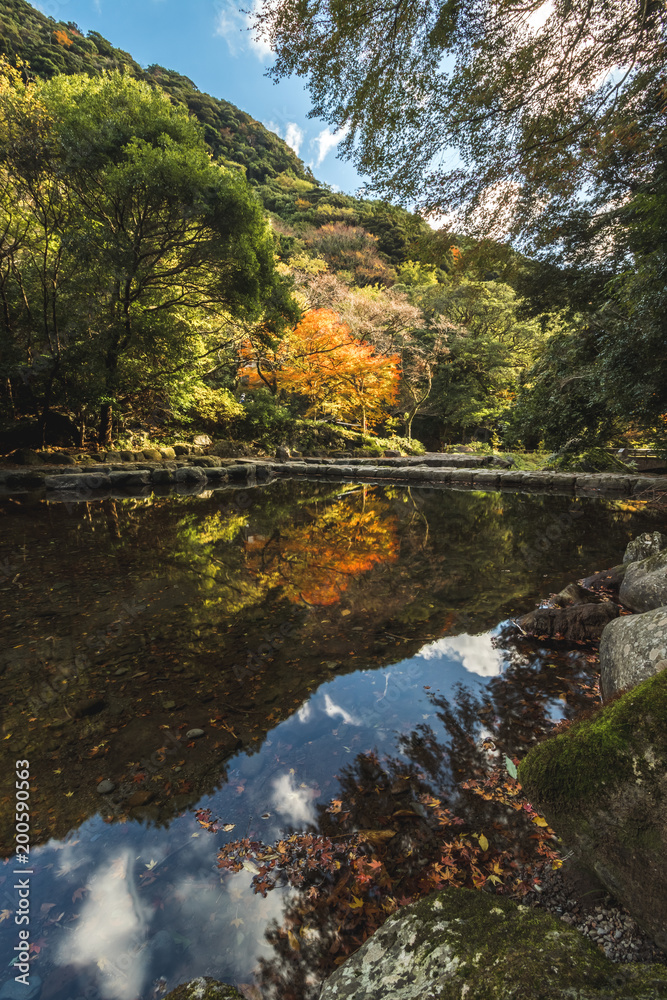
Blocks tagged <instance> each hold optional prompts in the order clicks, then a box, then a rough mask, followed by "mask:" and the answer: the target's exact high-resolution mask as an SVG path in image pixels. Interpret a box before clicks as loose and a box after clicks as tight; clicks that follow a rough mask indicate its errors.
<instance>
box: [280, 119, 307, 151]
mask: <svg viewBox="0 0 667 1000" xmlns="http://www.w3.org/2000/svg"><path fill="white" fill-rule="evenodd" d="M284 139H285V142H286V143H287V145H288V146H291V147H292V149H293V150H294V152H295V153H296V155H297V156H298V155H299V150H300V149H301V143H302V142H303V129H302V128H299V126H298V125H297V123H296V122H288V123H287V128H286V129H285V136H284Z"/></svg>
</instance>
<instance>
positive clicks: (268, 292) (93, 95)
mask: <svg viewBox="0 0 667 1000" xmlns="http://www.w3.org/2000/svg"><path fill="white" fill-rule="evenodd" d="M32 89H33V88H27V90H26V89H25V88H24V89H23V91H22V92H21V88H18V90H19V93H18V94H17V88H14V93H13V94H12V97H11V100H10V101H9V105H8V111H7V115H6V121H7V127H6V134H5V141H4V143H3V144H2V148H1V149H0V157H1V158H2V162H3V165H4V167H5V170H6V171H7V174H8V176H9V177H10V179H11V181H12V183H13V184H14V186H15V189H16V192H17V194H18V196H19V197H21V198H23V201H24V204H25V209H26V211H27V214H28V216H30V217H31V218H32V217H34V218H33V221H32V225H33V227H34V226H35V225H37V223H39V225H40V226H41V230H40V240H41V243H42V244H43V245H44V246H45V256H47V257H49V259H50V256H54V259H55V263H53V264H51V265H50V266H51V271H50V272H49V274H48V275H47V276H42V277H41V279H40V280H35V279H33V280H28V281H26V282H24V288H25V290H26V294H27V296H28V301H30V296H32V297H34V298H35V299H37V298H39V297H40V295H41V298H42V299H44V297H45V296H46V295H47V292H48V298H49V302H48V309H47V308H45V309H43V312H44V333H43V336H42V339H43V341H44V342H48V345H49V351H50V355H51V357H52V358H53V359H54V362H53V366H52V368H53V369H54V375H53V378H54V379H56V378H61V380H62V381H61V384H62V385H63V386H65V385H66V384H67V381H68V380H67V378H66V377H65V375H64V373H63V372H62V371H61V370H63V369H67V370H68V371H69V373H70V379H69V386H70V389H71V388H72V384H73V382H75V381H77V375H76V373H77V372H81V371H83V373H84V376H85V377H84V379H83V383H84V384H80V386H79V392H80V393H81V392H84V390H85V391H86V392H87V396H86V402H87V403H88V404H89V405H91V404H93V402H94V400H95V399H96V401H97V403H98V404H99V405H100V431H99V437H100V441H101V442H102V443H104V444H108V443H109V442H110V438H111V417H112V407H113V404H114V402H117V401H119V400H120V399H122V398H127V396H128V395H131V393H132V392H133V391H136V390H137V387H139V386H142V385H143V386H144V387H147V386H150V384H151V382H153V383H154V384H155V382H158V383H159V381H160V379H161V377H162V376H165V377H166V375H167V374H171V375H175V374H176V373H177V372H178V371H179V370H182V369H183V368H184V367H186V366H188V365H192V364H193V362H194V361H195V359H196V356H197V354H198V352H200V348H203V351H201V352H200V353H202V354H204V355H207V354H209V353H212V352H214V351H215V350H217V349H219V348H220V347H221V346H222V345H224V344H226V343H227V342H228V341H229V339H230V333H229V330H230V324H231V323H232V321H233V320H246V321H253V320H258V319H260V317H262V316H264V322H265V323H266V324H268V325H269V326H271V327H273V328H277V327H279V326H280V323H281V319H282V317H288V318H293V317H294V315H295V314H296V313H295V306H294V305H293V304H292V303H291V300H290V298H289V293H288V290H287V286H286V284H285V283H284V281H282V279H280V278H279V276H278V275H277V273H276V271H275V269H274V251H273V238H272V236H271V233H270V230H269V229H268V227H267V225H266V222H265V220H264V216H263V213H262V209H261V207H260V205H259V203H258V202H257V201H256V200H255V198H254V197H253V196H252V194H251V193H250V191H249V189H248V187H247V184H246V181H245V180H244V178H243V177H242V176H241V175H240V174H239V173H238V172H232V171H229V170H227V169H225V168H223V167H221V166H219V165H217V164H215V163H212V162H211V160H210V157H209V154H208V152H207V150H206V147H205V145H204V142H203V138H202V135H201V129H200V128H199V126H198V125H197V124H196V123H195V122H194V121H193V120H192V119H191V118H189V116H188V115H187V113H186V112H185V111H184V110H182V109H181V108H179V107H175V106H174V105H173V104H172V103H171V102H170V101H169V100H168V99H167V98H166V97H165V96H164V95H163V94H161V93H160V92H159V91H156V90H154V89H153V88H151V87H149V86H148V85H146V84H143V83H138V82H137V81H135V80H133V79H131V78H129V77H125V76H122V75H120V74H111V75H109V76H103V77H100V78H97V79H92V80H91V79H90V78H87V77H64V76H59V77H56V78H54V79H53V80H51V81H48V82H46V83H41V84H37V85H36V87H35V88H34V89H35V92H36V100H35V101H32V95H31V93H30V91H32ZM31 101H32V103H30V102H31ZM17 108H18V111H20V112H21V114H20V115H19V114H18V112H17ZM21 116H22V117H21ZM40 116H41V117H40ZM26 120H27V121H28V124H29V125H32V124H33V123H36V124H35V126H34V128H33V129H32V131H31V130H30V128H29V129H27V130H26V128H25V121H26ZM42 120H46V121H48V122H49V128H48V130H46V129H44V128H41V131H39V129H38V127H37V126H38V124H39V122H41V121H42ZM34 131H37V132H39V135H38V138H37V140H33V138H32V134H33V132H34ZM34 219H37V222H35V221H34ZM47 250H48V253H47ZM16 263H17V269H18V271H17V273H18V274H19V275H21V274H22V273H23V272H22V268H24V264H25V260H24V258H23V257H19V258H17V261H16ZM56 264H57V267H58V268H59V269H61V270H63V269H64V270H65V272H66V273H70V272H71V273H72V274H75V275H76V276H77V278H76V283H75V286H73V287H72V288H71V289H69V290H68V289H66V290H65V293H63V291H62V289H61V285H60V283H59V281H58V280H57V274H56V271H55V270H54V268H55V267H56ZM28 277H30V276H28ZM40 284H41V289H40ZM67 292H69V293H67ZM86 293H87V294H86ZM64 326H66V327H67V337H66V338H63V336H62V335H61V330H62V328H63V327H64ZM65 342H67V343H68V344H69V345H70V346H69V349H68V352H67V353H68V358H67V359H66V360H65V359H64V358H63V344H64V343H65ZM53 344H55V345H56V348H55V349H54V347H53ZM82 362H84V365H83V369H82V368H81V364H82ZM79 383H81V379H80V377H79ZM49 403H50V399H46V400H45V404H46V405H47V406H48V405H49Z"/></svg>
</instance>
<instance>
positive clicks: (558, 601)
mask: <svg viewBox="0 0 667 1000" xmlns="http://www.w3.org/2000/svg"><path fill="white" fill-rule="evenodd" d="M601 601H602V598H601V597H598V595H597V594H594V593H593V591H592V590H588V589H587V588H586V587H582V586H581V585H580V584H578V583H568V585H567V587H564V588H563V590H561V591H560V593H558V594H556V596H555V598H554V601H553V603H554V606H555V607H557V608H566V607H574V606H575V605H577V604H599V603H600V602H601Z"/></svg>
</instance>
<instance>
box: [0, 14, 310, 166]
mask: <svg viewBox="0 0 667 1000" xmlns="http://www.w3.org/2000/svg"><path fill="white" fill-rule="evenodd" d="M0 53H2V54H4V55H6V56H7V58H8V59H9V60H10V61H15V60H16V58H17V57H18V58H19V59H22V60H24V61H25V62H26V63H28V65H29V70H28V72H29V73H32V74H34V75H36V76H40V77H44V78H46V79H48V78H50V77H53V76H55V75H56V74H58V73H66V74H68V75H71V74H73V73H87V74H89V75H99V74H100V73H103V72H104V71H105V70H106V71H109V70H122V71H123V72H125V73H129V74H130V75H131V76H133V77H134V78H135V79H137V80H145V81H147V82H148V83H156V84H157V85H158V86H160V87H162V89H163V90H165V91H166V92H167V93H168V94H169V96H170V97H171V98H172V99H173V100H174V101H176V102H178V103H179V104H182V105H184V106H185V107H187V108H188V110H189V111H190V112H191V113H192V114H193V115H194V116H195V117H196V118H197V120H198V121H200V122H201V124H202V125H203V126H204V136H205V139H206V142H207V144H208V145H209V146H210V148H211V149H212V150H213V152H214V153H215V155H216V157H217V158H219V159H220V160H221V161H222V162H228V163H235V164H239V165H241V166H242V167H244V168H245V170H246V174H247V177H248V180H250V181H256V182H260V181H265V180H267V179H269V178H271V177H275V176H276V175H277V174H279V173H281V172H282V171H284V170H291V171H292V172H293V173H294V174H295V175H296V176H297V177H303V178H305V177H308V176H309V173H308V172H307V171H306V170H305V168H304V165H303V163H302V162H301V160H300V159H299V158H298V156H296V154H295V153H294V152H293V151H292V150H291V149H290V147H289V146H288V145H287V144H286V143H284V142H283V141H282V139H279V138H278V136H276V135H274V134H273V133H272V132H269V131H268V129H266V128H264V126H263V125H261V124H260V122H256V121H255V120H254V119H253V118H251V117H250V115H248V114H246V113H245V112H244V111H241V110H239V108H237V107H235V106H234V105H233V104H230V103H229V102H228V101H223V100H219V99H218V98H215V97H211V96H210V95H209V94H202V93H201V92H200V91H199V90H197V87H196V86H195V84H194V83H193V82H192V80H189V79H188V78H187V77H186V76H181V75H180V74H179V73H177V72H174V71H173V70H170V69H165V68H164V67H163V66H149V67H148V68H147V69H143V68H142V67H141V66H140V65H139V63H137V62H135V60H134V59H133V58H132V56H131V55H130V54H129V53H128V52H123V50H122V49H117V48H114V46H113V45H111V43H110V42H108V41H107V40H106V38H103V37H102V35H100V34H99V33H98V32H96V31H90V32H88V34H87V36H84V34H83V32H82V31H81V30H80V29H79V27H78V26H77V25H76V24H74V23H73V22H71V21H70V22H63V21H54V20H53V19H52V18H49V17H46V16H45V15H44V14H42V13H41V12H40V11H38V10H35V8H34V7H31V6H30V4H28V3H26V2H25V0H0Z"/></svg>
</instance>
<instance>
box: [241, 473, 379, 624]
mask: <svg viewBox="0 0 667 1000" xmlns="http://www.w3.org/2000/svg"><path fill="white" fill-rule="evenodd" d="M358 499H359V497H358V495H357V496H355V497H353V498H351V499H350V500H345V501H340V502H338V503H336V504H333V505H332V506H330V507H326V508H324V509H323V510H321V511H316V512H314V514H313V516H312V518H309V520H308V522H307V523H306V524H294V525H292V526H290V527H287V528H285V529H283V530H281V532H280V535H279V536H276V535H272V536H271V537H270V538H265V537H263V536H257V535H255V536H253V537H252V538H251V539H248V541H247V542H246V543H245V545H246V552H247V555H248V563H247V565H248V569H249V570H250V572H251V573H253V574H257V576H258V577H261V578H262V580H264V581H265V582H266V581H268V583H269V585H270V586H271V587H279V588H281V590H282V592H283V593H284V594H285V596H286V597H287V599H288V600H289V601H290V603H292V604H300V603H301V602H305V603H306V604H310V605H317V606H328V605H331V604H336V603H337V602H338V601H340V599H341V596H342V594H343V593H344V592H345V591H346V590H347V588H348V587H349V585H350V583H351V582H352V581H353V580H355V579H356V578H357V577H358V576H359V575H360V574H361V573H367V572H368V571H369V570H371V569H373V567H374V566H377V565H379V564H380V563H390V562H395V560H396V559H397V558H398V549H399V543H398V536H397V523H396V518H395V517H392V516H391V515H390V514H389V513H388V511H387V509H386V505H384V504H383V503H381V502H380V501H379V500H378V499H377V498H375V497H374V496H372V495H371V496H367V495H366V493H365V492H364V494H363V504H362V505H359V503H358Z"/></svg>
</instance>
